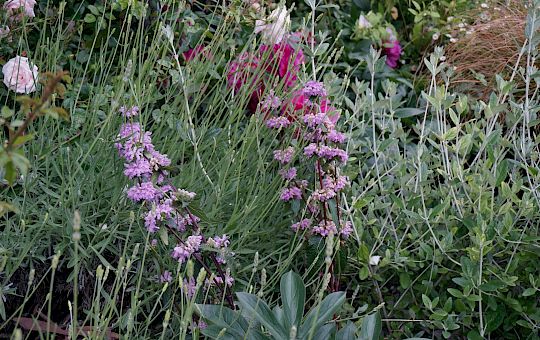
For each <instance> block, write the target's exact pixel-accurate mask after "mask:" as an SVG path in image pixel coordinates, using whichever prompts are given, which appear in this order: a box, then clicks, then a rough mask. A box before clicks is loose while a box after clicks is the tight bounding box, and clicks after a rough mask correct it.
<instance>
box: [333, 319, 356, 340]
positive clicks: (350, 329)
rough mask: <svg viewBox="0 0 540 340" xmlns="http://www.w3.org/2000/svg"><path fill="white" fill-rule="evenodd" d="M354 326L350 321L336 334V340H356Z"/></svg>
mask: <svg viewBox="0 0 540 340" xmlns="http://www.w3.org/2000/svg"><path fill="white" fill-rule="evenodd" d="M355 333H356V326H355V325H354V323H352V322H351V321H349V322H347V325H345V327H343V328H342V329H340V330H339V331H338V332H337V334H336V340H354V339H356V335H355Z"/></svg>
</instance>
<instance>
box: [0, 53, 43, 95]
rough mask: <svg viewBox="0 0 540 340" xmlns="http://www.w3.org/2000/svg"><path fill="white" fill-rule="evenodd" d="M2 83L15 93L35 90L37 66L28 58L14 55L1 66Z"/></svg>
mask: <svg viewBox="0 0 540 340" xmlns="http://www.w3.org/2000/svg"><path fill="white" fill-rule="evenodd" d="M2 73H4V84H6V86H7V87H8V89H10V90H12V91H15V92H16V93H31V92H34V91H35V90H36V82H37V80H38V68H37V66H36V65H34V64H31V63H30V62H29V61H28V58H26V57H21V56H16V57H15V58H12V59H10V60H9V61H8V62H7V63H6V64H5V65H4V66H3V67H2Z"/></svg>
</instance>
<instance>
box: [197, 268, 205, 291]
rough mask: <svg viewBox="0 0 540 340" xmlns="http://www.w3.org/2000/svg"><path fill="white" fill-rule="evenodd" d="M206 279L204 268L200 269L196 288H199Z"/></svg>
mask: <svg viewBox="0 0 540 340" xmlns="http://www.w3.org/2000/svg"><path fill="white" fill-rule="evenodd" d="M205 277H206V270H205V269H204V268H201V270H200V271H199V275H197V286H199V287H200V286H201V285H202V284H203V282H204V278H205Z"/></svg>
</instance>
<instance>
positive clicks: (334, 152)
mask: <svg viewBox="0 0 540 340" xmlns="http://www.w3.org/2000/svg"><path fill="white" fill-rule="evenodd" d="M317 154H318V155H319V156H320V157H322V158H326V159H328V160H331V159H333V158H339V160H340V161H341V162H342V163H346V162H347V160H348V159H349V155H348V154H347V152H346V151H345V150H342V149H338V148H332V147H330V146H327V145H322V146H321V147H320V148H319V152H318V153H317Z"/></svg>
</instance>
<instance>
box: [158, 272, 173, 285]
mask: <svg viewBox="0 0 540 340" xmlns="http://www.w3.org/2000/svg"><path fill="white" fill-rule="evenodd" d="M159 281H160V282H161V283H165V282H171V281H172V275H171V272H170V271H168V270H166V271H164V272H163V274H161V276H160V277H159Z"/></svg>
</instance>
